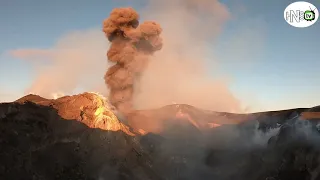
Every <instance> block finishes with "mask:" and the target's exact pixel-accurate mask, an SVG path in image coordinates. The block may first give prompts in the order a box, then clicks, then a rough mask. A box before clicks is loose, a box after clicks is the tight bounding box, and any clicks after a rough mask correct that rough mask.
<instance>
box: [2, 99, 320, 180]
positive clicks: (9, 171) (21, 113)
mask: <svg viewBox="0 0 320 180" xmlns="http://www.w3.org/2000/svg"><path fill="white" fill-rule="evenodd" d="M319 109H320V108H319V107H315V108H312V109H308V108H305V109H292V110H285V111H277V112H262V113H255V114H230V113H218V112H210V111H204V110H200V109H197V108H195V107H192V106H189V105H170V106H166V107H163V108H161V109H154V110H144V111H136V112H133V113H132V114H130V115H129V116H128V117H123V118H121V120H119V119H118V117H117V116H116V115H115V110H114V109H113V108H112V107H110V106H109V105H108V103H107V101H106V100H105V99H103V97H101V96H99V95H97V94H94V93H84V94H80V95H76V96H66V97H62V98H59V99H56V100H48V99H44V98H41V97H39V96H36V95H28V96H25V97H23V98H21V99H19V100H17V101H16V102H12V103H2V104H0V159H1V161H0V179H3V180H7V179H8V180H29V179H32V180H38V179H43V180H47V179H48V180H50V179H76V180H84V179H88V180H89V179H92V180H93V179H98V180H100V179H101V180H103V179H105V180H117V179H119V180H120V179H123V180H126V179H128V180H135V179H136V180H148V179H150V180H158V179H159V180H160V179H161V180H171V179H172V180H197V179H203V180H207V179H208V180H209V179H210V180H212V179H214V180H319V179H320V174H319V173H320V164H319V163H320V147H319V145H318V144H319V143H318V142H319V140H320V139H319V137H320V136H319V130H318V121H319V118H320V116H319Z"/></svg>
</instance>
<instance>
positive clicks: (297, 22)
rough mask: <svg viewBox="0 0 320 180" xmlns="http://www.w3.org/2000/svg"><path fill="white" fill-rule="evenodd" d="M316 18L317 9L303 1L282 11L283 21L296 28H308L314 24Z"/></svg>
mask: <svg viewBox="0 0 320 180" xmlns="http://www.w3.org/2000/svg"><path fill="white" fill-rule="evenodd" d="M318 18H319V11H318V9H317V8H316V7H315V6H314V5H313V4H311V3H309V2H305V1H298V2H294V3H292V4H290V5H289V6H288V7H287V8H286V9H285V10H284V19H285V20H286V21H287V23H288V24H290V25H291V26H293V27H297V28H304V27H309V26H311V25H313V24H314V23H316V22H317V20H318Z"/></svg>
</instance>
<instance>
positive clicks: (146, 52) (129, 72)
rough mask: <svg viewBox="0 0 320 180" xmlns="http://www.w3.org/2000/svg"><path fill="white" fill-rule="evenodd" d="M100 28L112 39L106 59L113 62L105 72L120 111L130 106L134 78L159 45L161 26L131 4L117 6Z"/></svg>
mask: <svg viewBox="0 0 320 180" xmlns="http://www.w3.org/2000/svg"><path fill="white" fill-rule="evenodd" d="M103 31H104V33H105V34H106V36H107V38H108V40H109V41H110V42H111V46H110V49H109V51H108V53H107V56H108V60H109V61H110V62H113V63H115V65H113V66H111V67H110V68H109V69H108V71H107V72H106V74H105V77H104V79H105V82H106V84H107V86H108V88H109V89H110V94H109V99H110V102H111V103H112V104H113V105H114V106H115V107H116V108H117V109H118V110H119V111H120V112H122V113H124V114H126V113H128V112H130V111H131V110H132V109H133V104H132V96H133V90H134V85H135V84H136V83H135V82H136V81H137V80H139V76H141V73H142V72H143V71H144V69H145V68H146V66H147V63H148V57H149V56H150V55H152V54H153V53H154V52H155V51H157V50H160V49H161V48H162V39H161V38H160V34H161V31H162V29H161V27H160V25H159V24H157V23H156V22H152V21H146V22H144V23H142V24H140V25H139V15H138V13H137V12H136V11H135V10H134V9H132V8H130V7H129V8H116V9H114V10H112V12H111V13H110V17H109V18H107V19H106V20H104V22H103Z"/></svg>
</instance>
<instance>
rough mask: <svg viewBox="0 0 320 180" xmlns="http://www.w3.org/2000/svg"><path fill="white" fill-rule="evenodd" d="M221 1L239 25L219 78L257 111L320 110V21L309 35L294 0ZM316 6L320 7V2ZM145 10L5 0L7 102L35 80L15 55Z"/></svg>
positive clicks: (224, 40) (99, 3)
mask: <svg viewBox="0 0 320 180" xmlns="http://www.w3.org/2000/svg"><path fill="white" fill-rule="evenodd" d="M133 2H134V3H133ZM221 2H223V3H224V4H226V6H227V7H228V8H229V11H230V12H231V14H232V19H231V20H229V21H228V22H227V24H226V26H225V27H224V28H223V32H222V34H221V35H220V36H219V38H218V39H217V40H216V41H215V42H213V43H211V44H210V49H211V52H212V54H214V56H215V57H216V58H217V59H219V65H218V66H219V67H218V71H217V70H216V67H215V65H214V63H210V60H208V67H209V68H210V66H212V76H213V77H214V76H216V75H219V76H223V75H225V76H226V77H227V78H228V79H229V80H230V88H231V90H232V92H233V93H234V95H235V96H236V97H238V98H239V99H240V100H241V101H242V102H243V103H244V104H246V105H247V106H249V107H251V108H252V110H253V111H261V110H274V109H286V108H294V107H310V106H315V105H319V104H320V80H319V79H320V58H319V57H320V48H319V46H320V35H319V32H320V20H319V21H318V22H316V24H314V25H313V26H311V27H308V28H304V29H298V28H294V27H291V26H290V25H288V24H287V23H286V22H285V21H284V19H283V11H284V9H285V8H286V6H287V5H289V4H290V3H292V2H294V1H291V0H283V1H279V0H267V1H257V0H223V1H221ZM309 2H310V3H312V4H314V5H315V6H316V7H318V8H319V7H320V0H318V1H316V0H310V1H309ZM144 5H145V2H144V1H139V0H134V1H133V0H131V1H129V0H128V1H125V0H122V1H116V0H114V1H112V0H91V1H88V0H56V1H46V0H28V1H26V0H0V40H1V43H0V87H1V88H0V101H9V100H14V99H16V98H18V97H20V96H22V95H23V94H24V92H25V90H26V89H27V88H28V87H29V86H30V84H31V83H32V81H33V79H34V78H35V75H34V69H32V67H33V66H32V63H30V61H28V60H25V59H21V58H18V57H13V56H12V55H10V53H9V52H10V51H12V50H16V49H30V48H31V49H32V48H35V49H47V48H52V47H53V46H55V44H56V42H57V41H58V40H59V39H61V37H63V36H64V35H65V34H67V33H70V32H74V31H82V30H84V31H85V30H88V29H89V30H90V29H97V30H100V29H101V26H102V21H103V19H105V18H106V17H107V16H108V14H109V13H110V11H111V9H112V8H114V7H120V6H133V7H134V8H136V9H137V10H138V11H139V9H143V8H144ZM203 28H205V27H203ZM164 31H165V29H164ZM101 38H102V40H103V41H106V39H105V38H104V37H101ZM102 53H103V54H105V52H102ZM91 62H92V63H95V60H94V59H92V61H91ZM102 74H103V73H102ZM48 81H50V80H48ZM101 83H102V85H103V79H102V78H101ZM84 88H85V87H84Z"/></svg>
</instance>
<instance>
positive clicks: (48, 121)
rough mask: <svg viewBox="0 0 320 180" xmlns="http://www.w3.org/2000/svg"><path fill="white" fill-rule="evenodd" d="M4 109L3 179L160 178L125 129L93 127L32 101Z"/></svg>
mask: <svg viewBox="0 0 320 180" xmlns="http://www.w3.org/2000/svg"><path fill="white" fill-rule="evenodd" d="M0 109H1V112H0V114H1V118H0V158H1V161H0V179H12V180H16V179H17V180H19V179H99V178H100V179H158V177H157V175H156V174H155V173H154V172H153V170H152V168H151V167H150V165H149V163H150V159H149V158H148V156H147V155H145V154H144V153H143V151H142V150H141V148H140V146H139V145H137V142H135V138H134V137H131V136H129V135H127V134H126V133H124V132H122V131H118V132H112V131H104V130H101V129H91V128H89V127H87V126H86V125H84V124H82V123H80V122H78V121H73V120H71V121H70V120H64V119H62V118H61V117H60V116H59V115H58V114H57V112H56V110H55V109H53V108H50V107H45V106H40V105H36V104H33V103H25V104H23V105H21V104H18V103H12V104H0ZM137 172H139V173H137Z"/></svg>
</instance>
